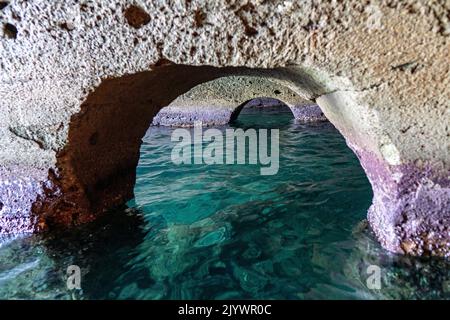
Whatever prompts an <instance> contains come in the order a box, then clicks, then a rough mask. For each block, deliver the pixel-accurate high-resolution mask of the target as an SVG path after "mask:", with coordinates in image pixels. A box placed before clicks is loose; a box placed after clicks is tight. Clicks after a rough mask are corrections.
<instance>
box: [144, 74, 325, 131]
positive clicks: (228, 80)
mask: <svg viewBox="0 0 450 320" xmlns="http://www.w3.org/2000/svg"><path fill="white" fill-rule="evenodd" d="M261 97H263V98H273V99H277V100H280V101H282V102H283V103H285V104H286V105H287V106H288V107H289V108H290V109H291V111H292V113H293V115H294V117H295V118H296V119H298V120H299V121H305V122H307V121H323V120H326V118H325V117H324V115H323V113H322V111H321V110H320V107H319V106H317V104H316V103H315V102H313V101H311V100H308V99H307V98H305V97H302V96H299V95H298V94H297V93H296V92H295V91H293V90H292V89H289V88H288V87H286V86H284V85H282V84H280V83H277V80H276V79H273V80H271V79H270V78H269V77H261V76H256V75H251V76H246V75H241V76H233V75H231V76H227V77H221V78H218V79H216V80H212V81H208V82H206V83H202V84H199V85H197V86H195V87H193V88H192V89H191V90H189V91H188V92H186V93H185V94H182V95H180V96H179V97H177V98H176V99H175V100H174V101H172V102H171V103H170V104H169V105H168V106H167V107H164V108H163V109H161V110H160V111H159V112H158V114H157V115H156V116H155V117H154V118H153V122H152V124H153V125H161V126H193V125H194V122H195V121H201V122H202V123H203V124H204V125H223V124H226V123H229V122H230V121H231V120H233V119H234V118H235V117H236V116H237V115H238V114H239V112H240V109H239V108H240V107H242V106H243V104H244V102H246V101H250V100H252V99H256V98H261Z"/></svg>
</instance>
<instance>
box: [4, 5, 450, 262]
mask: <svg viewBox="0 0 450 320" xmlns="http://www.w3.org/2000/svg"><path fill="white" fill-rule="evenodd" d="M129 7H130V5H129V4H128V3H127V2H125V1H119V0H117V1H110V2H108V3H106V2H104V1H91V2H89V3H79V2H77V1H65V2H57V1H52V2H46V3H40V2H39V3H38V2H37V1H24V0H13V1H10V2H9V4H8V5H7V6H6V7H4V8H2V9H0V17H1V18H2V21H4V22H5V23H9V24H12V25H14V28H15V30H14V37H11V36H10V34H9V33H8V32H4V31H5V30H8V28H6V29H5V28H1V30H3V32H0V39H1V41H0V53H1V54H0V71H1V72H0V84H1V85H0V101H1V104H0V145H1V146H2V147H1V149H0V234H3V235H7V234H17V233H23V232H34V231H36V230H41V229H46V228H51V226H52V225H55V224H59V225H72V224H78V223H82V222H84V221H89V220H92V219H94V218H95V216H96V215H97V214H99V212H102V211H103V210H105V209H106V208H108V207H110V206H111V205H114V204H119V203H121V202H123V200H124V199H127V198H128V197H130V196H131V194H130V193H129V192H127V191H126V190H130V186H131V185H132V182H133V178H131V177H132V176H133V170H134V168H133V166H134V164H135V163H134V162H135V160H134V159H136V157H137V156H138V155H137V153H138V148H137V147H138V145H139V139H140V137H139V136H140V135H141V133H142V131H143V130H145V129H146V127H147V126H148V125H149V121H151V118H152V117H153V116H154V115H155V114H156V113H157V112H158V110H159V108H161V107H162V106H165V105H168V104H169V103H170V102H171V101H172V100H174V99H175V98H176V96H178V95H180V94H183V93H185V92H187V91H188V90H190V89H191V88H193V87H194V86H195V85H198V84H200V83H204V82H207V81H211V80H214V79H217V78H220V77H225V76H230V75H239V76H242V75H246V76H251V75H255V72H256V75H257V76H262V77H269V78H270V79H272V80H273V81H276V82H277V83H280V84H281V85H283V86H285V87H287V88H289V89H290V90H293V91H294V92H296V93H297V94H298V95H299V96H302V97H305V98H306V99H309V100H311V101H315V102H316V103H317V104H318V105H319V106H320V108H321V109H322V111H323V112H324V114H325V116H326V117H327V118H328V119H329V121H331V122H332V123H333V124H334V125H335V126H336V127H337V128H338V130H339V131H340V132H341V133H342V134H343V135H344V137H345V138H346V140H347V143H348V144H349V146H350V147H351V148H352V149H353V150H354V151H355V153H356V154H357V155H358V157H359V158H360V161H361V164H362V166H363V167H364V169H365V171H366V173H367V175H368V177H369V180H370V182H371V184H372V187H373V191H374V200H373V205H372V207H371V209H370V211H369V215H368V217H369V221H370V224H371V226H372V229H373V230H374V231H375V233H376V234H377V237H378V239H379V240H380V242H381V243H382V244H383V246H384V247H385V248H387V249H389V250H391V251H395V252H402V253H410V254H416V255H421V254H436V255H448V254H449V251H450V250H449V248H450V237H449V231H450V230H449V229H450V227H449V226H450V209H449V208H450V178H449V172H450V157H449V149H450V139H449V137H450V127H449V126H448V123H449V121H448V119H449V112H450V106H449V101H450V86H449V82H448V79H450V69H449V68H448V57H449V56H450V38H449V35H450V33H449V26H448V21H447V20H448V19H447V18H446V17H447V16H448V12H449V9H448V7H446V5H445V4H444V3H443V2H426V1H423V2H422V1H405V2H401V3H392V1H380V2H379V3H377V4H376V5H370V4H365V3H362V2H361V1H359V0H350V1H345V3H344V2H335V1H331V2H329V1H318V2H317V3H316V4H315V5H310V4H309V3H303V2H295V1H293V2H286V3H283V4H280V5H278V4H274V3H272V2H264V3H258V5H255V4H253V3H252V2H251V1H236V3H234V4H232V5H230V4H229V3H228V2H227V1H214V2H202V1H200V0H198V1H196V0H194V1H186V2H180V3H179V4H177V5H176V6H170V4H169V3H167V5H165V6H157V5H156V4H155V3H154V2H153V1H140V2H139V6H135V7H136V8H133V10H132V14H130V10H129ZM127 12H128V14H125V13H127ZM3 27H5V26H3ZM425 40H426V41H425ZM169 60H170V61H173V62H174V64H171V63H169ZM173 88H176V90H173ZM144 122H145V123H144ZM130 123H132V125H130ZM108 139H109V140H110V141H108ZM130 141H132V143H130ZM109 148H111V149H109Z"/></svg>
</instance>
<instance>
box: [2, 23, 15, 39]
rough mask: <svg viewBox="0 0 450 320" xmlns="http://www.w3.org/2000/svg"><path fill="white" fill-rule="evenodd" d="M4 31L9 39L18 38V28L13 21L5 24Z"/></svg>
mask: <svg viewBox="0 0 450 320" xmlns="http://www.w3.org/2000/svg"><path fill="white" fill-rule="evenodd" d="M4 32H5V35H6V37H7V38H9V39H16V38H17V28H16V27H15V26H14V25H13V24H11V23H6V24H5V27H4Z"/></svg>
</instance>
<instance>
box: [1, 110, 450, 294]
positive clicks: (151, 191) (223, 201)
mask: <svg viewBox="0 0 450 320" xmlns="http://www.w3.org/2000/svg"><path fill="white" fill-rule="evenodd" d="M231 127H235V128H244V129H246V128H279V129H280V169H279V172H278V174H277V175H275V176H261V175H260V174H259V173H260V172H259V166H258V165H209V166H208V165H181V166H176V165H174V164H173V163H172V162H171V158H170V154H171V148H172V146H173V145H172V144H171V143H170V137H171V133H172V131H173V129H169V128H151V129H150V130H149V132H148V133H147V135H146V137H145V138H144V143H143V145H142V148H141V159H140V162H139V166H138V169H137V182H136V187H135V199H134V200H132V201H130V202H129V203H128V204H127V206H125V207H124V208H120V209H117V210H115V211H112V212H111V213H109V214H108V215H106V216H104V217H103V218H101V219H99V220H98V221H96V222H95V223H92V224H89V225H86V226H83V227H81V228H79V229H76V230H72V231H70V232H61V233H57V234H52V235H46V236H40V235H39V236H31V237H23V238H21V239H16V240H13V241H9V242H3V243H2V244H1V245H0V298H3V299H5V298H15V299H48V298H52V299H347V298H349V299H416V298H448V297H449V295H448V292H447V291H446V288H447V282H446V279H450V277H449V276H450V274H449V270H450V268H449V264H448V262H447V261H445V260H440V259H425V258H423V259H416V258H410V257H401V256H396V255H393V254H390V253H388V252H386V251H385V250H383V249H382V248H381V247H380V246H379V245H378V243H377V242H376V241H375V240H374V239H373V235H372V234H371V232H370V230H369V229H368V228H367V226H366V223H365V221H364V218H365V215H366V212H367V209H368V207H369V206H370V203H371V197H372V192H371V188H370V185H369V182H368V181H367V178H366V176H365V174H364V172H363V170H362V168H361V167H360V165H359V163H358V160H357V159H356V157H355V156H354V154H353V153H352V152H351V150H350V149H349V148H348V147H347V146H346V144H345V141H344V140H343V138H342V136H341V135H340V134H339V133H338V132H337V131H336V129H335V128H334V127H333V126H332V125H331V124H329V123H319V124H296V123H295V122H294V120H293V119H292V116H291V115H290V114H289V113H281V114H276V115H275V114H265V113H250V114H242V115H241V116H240V117H239V118H238V121H236V122H235V123H234V124H232V125H231ZM226 128H227V127H221V128H220V129H221V130H224V129H226ZM72 264H75V265H78V266H79V267H80V268H81V271H82V280H81V287H82V289H81V290H72V291H71V290H68V289H67V286H66V278H67V274H66V269H67V267H68V266H69V265H72ZM370 265H376V266H379V267H380V270H381V289H379V290H378V289H369V288H368V287H367V285H366V280H367V278H368V276H369V275H368V273H367V268H368V266H370ZM448 284H449V285H448V288H450V283H448Z"/></svg>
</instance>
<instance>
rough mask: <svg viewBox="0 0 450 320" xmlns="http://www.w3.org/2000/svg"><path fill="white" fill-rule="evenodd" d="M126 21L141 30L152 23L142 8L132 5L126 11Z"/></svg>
mask: <svg viewBox="0 0 450 320" xmlns="http://www.w3.org/2000/svg"><path fill="white" fill-rule="evenodd" d="M124 15H125V19H126V20H127V22H128V24H129V25H130V26H132V27H133V28H136V29H139V28H141V27H142V26H144V25H146V24H147V23H149V22H150V15H149V14H148V13H147V12H145V10H144V9H142V8H141V7H138V6H135V5H132V6H129V7H128V8H127V9H125V11H124Z"/></svg>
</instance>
